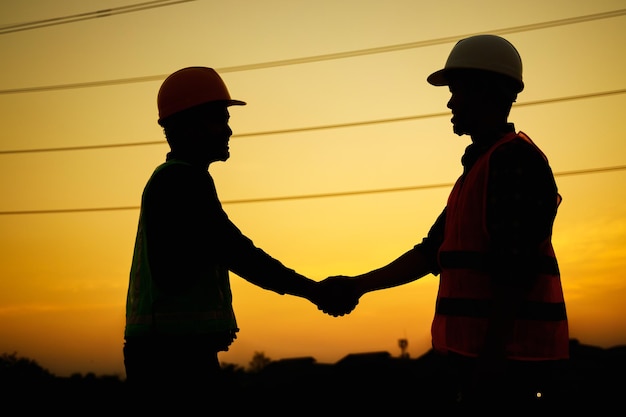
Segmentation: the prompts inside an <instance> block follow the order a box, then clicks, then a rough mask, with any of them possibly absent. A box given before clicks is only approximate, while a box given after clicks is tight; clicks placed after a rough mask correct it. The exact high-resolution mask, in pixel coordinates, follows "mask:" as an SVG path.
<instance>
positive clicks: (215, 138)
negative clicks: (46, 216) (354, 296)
mask: <svg viewBox="0 0 626 417" xmlns="http://www.w3.org/2000/svg"><path fill="white" fill-rule="evenodd" d="M245 104H246V103H245V102H243V101H240V100H233V99H232V98H231V96H230V93H229V91H228V89H227V87H226V85H225V84H224V81H223V80H222V78H221V77H220V76H219V74H218V73H217V72H216V71H215V70H213V69H212V68H207V67H188V68H183V69H181V70H179V71H176V72H174V73H173V74H171V75H170V76H169V77H167V78H166V79H165V81H164V82H163V84H162V85H161V87H160V90H159V92H158V96H157V107H158V115H159V118H158V123H159V124H160V125H161V126H162V127H163V131H164V134H165V137H166V139H167V142H168V144H169V146H170V151H169V153H168V154H167V156H166V160H165V162H163V163H162V164H161V165H159V166H158V167H157V168H156V169H155V170H154V172H153V173H152V176H151V177H150V179H149V180H148V182H147V184H146V186H145V188H144V191H143V195H142V200H141V210H140V214H139V224H138V229H137V235H136V241H135V248H134V255H133V259H132V265H131V270H130V280H129V285H128V294H127V303H126V327H125V332H124V338H125V345H124V349H123V353H124V364H125V369H126V377H127V383H128V385H129V387H131V388H132V390H131V391H130V392H131V395H132V396H133V397H134V398H133V399H137V397H141V396H142V395H143V394H144V393H150V394H155V393H157V394H160V398H161V399H163V400H164V399H173V400H177V399H179V398H181V397H180V396H181V395H184V397H185V398H188V399H190V400H191V401H192V403H193V400H194V399H195V400H197V401H203V402H205V401H207V396H210V395H214V396H215V395H218V393H221V394H224V392H225V387H224V385H223V384H224V381H223V380H222V379H221V375H222V372H221V369H220V365H219V361H218V353H219V352H222V351H227V350H228V349H229V346H230V345H231V343H232V342H233V340H234V339H235V338H236V334H237V332H238V331H239V328H238V325H237V321H236V318H235V312H234V309H233V302H232V293H231V287H230V278H229V272H231V271H232V272H234V273H235V274H237V275H238V276H240V277H242V278H244V279H246V280H247V281H249V282H251V283H253V284H254V285H257V286H259V287H262V288H264V289H267V290H271V291H274V292H277V293H279V294H291V295H295V296H299V297H303V298H306V299H308V300H310V301H312V302H314V303H316V304H320V305H325V306H326V307H325V309H327V308H329V309H331V310H332V309H333V308H332V306H331V305H329V304H328V302H326V301H325V299H324V296H323V291H321V287H320V285H319V284H318V283H317V282H315V281H312V280H310V279H308V278H306V277H305V276H303V275H301V274H299V273H297V272H295V271H294V270H293V269H290V268H287V267H286V266H284V265H283V264H282V263H281V262H279V261H278V260H276V259H274V258H273V257H271V256H270V255H268V254H267V253H266V252H264V251H263V250H261V249H259V248H257V247H256V246H255V245H254V244H253V242H252V241H251V240H250V239H249V238H248V237H246V236H245V235H244V234H243V233H242V232H241V231H240V230H239V229H238V228H237V227H236V226H235V225H234V224H233V223H232V222H231V221H230V220H229V218H228V216H227V214H226V213H225V212H224V210H223V209H222V206H221V203H220V201H219V199H218V196H217V192H216V189H215V184H214V182H213V178H212V177H211V175H210V174H209V172H208V168H209V165H210V164H212V163H213V162H216V161H226V160H227V159H228V158H229V156H230V153H229V147H228V142H229V139H230V136H231V134H232V130H231V129H230V127H229V124H228V123H229V118H230V114H229V108H230V107H231V106H243V105H245ZM350 310H351V308H348V309H345V308H343V307H342V311H334V315H343V314H345V313H347V312H349V311H350ZM187 403H188V402H187Z"/></svg>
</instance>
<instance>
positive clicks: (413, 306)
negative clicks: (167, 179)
mask: <svg viewBox="0 0 626 417" xmlns="http://www.w3.org/2000/svg"><path fill="white" fill-rule="evenodd" d="M476 3H480V5H477V4H476ZM131 5H135V6H137V10H132V11H128V10H127V9H125V7H126V6H131ZM140 6H141V7H140ZM625 6H626V4H625V3H624V1H623V0H597V1H594V2H588V1H569V0H568V1H565V0H554V1H548V2H546V1H539V0H529V1H525V2H513V1H493V0H483V1H478V2H472V4H471V5H470V4H469V3H468V2H465V1H461V0H451V1H448V2H446V3H445V4H443V3H437V2H416V1H409V0H390V1H386V2H380V1H374V0H365V1H363V0H359V1H357V0H347V1H341V2H336V1H332V0H318V1H315V2H293V1H287V0H273V1H270V0H261V1H252V0H247V1H246V0H232V1H228V2H214V1H202V0H198V1H138V0H136V1H135V2H132V1H131V0H117V1H104V0H89V1H78V0H61V1H55V2H48V1H44V0H19V1H18V0H7V1H3V2H1V3H0V51H2V56H3V65H2V66H1V67H0V113H1V114H2V120H3V133H2V136H1V139H0V141H1V142H0V175H1V176H2V178H3V181H2V182H1V183H0V194H1V195H3V199H2V200H1V201H0V230H1V231H2V233H1V234H0V352H6V353H12V352H17V354H18V355H19V356H22V357H28V358H30V359H34V360H36V361H37V362H38V363H39V364H40V365H42V366H43V367H44V368H47V369H49V370H50V371H51V372H53V373H55V374H57V375H71V374H72V373H87V372H94V373H96V374H118V375H120V376H123V375H124V370H123V363H122V352H121V349H122V344H123V328H124V309H125V298H126V288H127V283H128V273H129V268H130V261H131V256H132V247H133V242H134V237H135V231H136V224H137V217H138V206H139V202H140V197H141V192H142V189H143V186H144V184H145V182H146V180H147V179H148V177H149V176H150V174H151V173H152V170H153V169H154V167H156V166H157V165H158V164H159V163H160V162H161V161H163V159H164V156H165V153H166V152H167V150H168V148H167V145H166V143H165V140H164V137H163V134H162V132H161V130H160V128H159V126H158V125H157V123H156V118H157V115H156V92H157V90H158V88H159V85H160V83H161V82H162V80H163V78H164V77H165V76H166V75H167V74H169V73H171V72H173V71H175V70H177V69H179V68H182V67H186V66H191V65H204V66H210V67H214V68H216V69H217V70H218V72H220V73H221V74H222V76H223V78H224V80H225V81H226V83H227V85H228V86H229V89H230V92H231V95H232V96H233V97H234V98H236V99H241V100H244V101H246V102H248V105H247V106H245V107H241V108H236V109H235V108H233V109H232V111H231V127H232V128H233V131H234V135H233V137H232V139H231V143H230V149H231V158H230V159H229V160H228V161H227V162H226V163H216V164H213V165H212V166H211V168H210V171H211V174H212V175H213V177H214V179H215V182H216V185H217V190H218V194H219V196H220V198H221V200H222V202H223V205H224V209H225V210H226V212H227V213H228V215H229V216H230V218H231V219H232V220H233V221H234V223H235V224H237V225H238V226H239V228H240V229H241V230H242V231H243V232H244V233H245V234H246V235H247V236H248V237H250V238H251V239H252V240H253V241H254V242H255V243H256V244H257V246H259V247H261V248H263V249H264V250H265V251H267V252H268V253H270V254H271V255H272V256H274V257H276V258H277V259H279V260H281V261H282V262H283V263H284V264H286V265H287V266H289V267H291V268H294V269H296V270H297V271H298V272H300V273H302V274H304V275H307V276H309V277H310V278H312V279H315V280H321V279H324V278H325V277H327V276H329V275H338V274H344V275H352V274H359V273H363V272H366V271H369V270H371V269H374V268H377V267H380V266H383V265H384V264H386V263H388V262H389V261H391V260H393V259H395V258H396V257H397V256H398V255H400V254H401V253H403V252H404V251H406V250H407V249H409V248H410V247H412V246H413V245H414V244H416V243H418V242H419V241H421V239H422V237H423V236H424V235H425V234H426V233H427V231H428V229H429V228H430V225H431V224H432V223H433V221H434V220H435V218H436V216H437V215H438V214H439V212H440V211H441V209H442V208H443V206H444V204H445V201H446V198H447V195H448V193H449V191H450V189H451V184H452V183H453V182H454V181H455V180H456V178H457V176H458V175H459V173H460V168H461V165H460V157H461V155H462V153H463V150H464V148H465V146H467V144H468V143H469V142H468V141H469V139H468V138H467V137H461V138H459V137H458V136H455V135H454V134H453V132H452V129H451V125H450V115H449V114H448V111H447V109H446V102H447V99H448V91H447V89H445V88H435V87H432V86H431V85H429V84H428V83H427V82H426V76H427V75H428V74H429V73H431V72H432V71H434V70H436V69H439V68H440V67H441V66H442V65H443V64H444V62H445V59H446V57H447V54H448V52H449V50H450V49H451V48H452V46H453V45H454V42H455V40H457V39H460V38H462V37H465V36H468V35H471V34H476V33H495V34H500V35H502V36H504V37H506V38H507V39H509V40H510V41H512V42H513V43H514V44H515V45H516V46H517V47H518V49H519V51H520V53H521V55H522V59H523V61H524V79H525V83H526V89H525V90H524V91H523V92H522V93H521V94H520V96H519V98H518V102H517V103H516V105H515V106H514V108H513V110H512V112H511V118H510V120H511V121H512V122H514V123H515V125H516V127H517V128H518V129H519V130H522V131H524V132H526V133H527V134H528V135H529V136H530V137H531V138H532V139H533V140H534V141H535V142H536V143H537V144H538V145H539V146H540V147H541V148H542V149H543V151H544V152H545V153H546V155H547V156H548V158H549V160H550V163H551V166H552V168H553V171H554V172H555V174H556V180H557V184H558V186H559V191H560V193H561V194H562V196H563V203H562V205H561V207H560V209H559V214H558V216H557V220H556V223H555V228H554V239H553V242H554V246H555V250H556V252H557V256H558V258H559V262H560V267H561V274H562V279H563V285H564V291H565V297H566V302H567V309H568V314H569V318H570V335H571V337H572V338H576V339H579V340H580V341H581V343H585V344H591V345H597V346H601V347H612V346H615V345H621V344H626V307H625V305H624V296H625V295H626V280H624V278H623V271H625V270H626V243H625V242H626V193H625V192H624V190H625V189H626V188H625V186H626V140H624V137H623V134H622V133H621V131H622V129H623V127H622V126H621V124H622V123H623V119H624V109H625V108H626V101H625V100H626V94H625V93H626V76H625V75H624V74H626V55H625V54H624V45H626V8H625ZM105 9H109V11H108V12H101V13H100V14H99V15H98V16H99V17H98V18H95V17H96V14H93V13H92V12H96V11H98V10H105ZM477 10H481V12H480V13H477V12H476V11H477ZM483 11H487V12H483ZM90 13H91V14H90ZM79 16H82V17H83V18H78V17H79ZM50 19H56V20H50ZM38 22H39V23H38ZM42 22H44V23H42ZM46 22H47V23H46ZM356 191H362V192H363V193H360V194H353V193H354V192H356ZM277 197H286V198H285V199H276V200H271V199H274V198H277ZM287 197H289V198H287ZM296 197H300V198H296ZM250 200H252V201H250ZM231 282H232V289H233V294H234V305H235V311H236V315H237V320H238V323H239V326H240V328H241V331H240V333H239V337H238V339H237V340H236V341H235V342H234V344H233V345H232V347H231V349H230V350H229V351H228V352H224V353H223V354H221V356H220V360H221V361H222V362H228V363H235V364H239V365H241V366H247V365H248V363H249V361H250V360H251V359H252V356H253V354H254V353H255V352H263V353H264V354H265V355H266V356H267V357H269V358H271V359H282V358H289V357H300V356H312V357H314V358H315V359H316V360H317V361H318V362H321V363H333V362H336V361H338V360H339V359H341V358H342V357H344V356H345V355H347V354H350V353H357V352H370V351H388V352H390V353H391V354H392V355H394V356H395V355H399V354H400V347H399V344H398V341H399V339H407V340H408V343H409V344H408V353H409V354H410V355H411V357H417V356H419V355H421V354H423V353H425V352H426V351H427V350H428V349H429V347H430V322H431V319H432V315H433V311H434V302H435V296H436V291H437V278H436V277H433V276H426V277H424V278H423V279H421V280H418V281H416V282H413V283H410V284H408V285H404V286H401V287H397V288H392V289H388V290H385V291H379V292H374V293H370V294H366V295H365V296H364V297H363V298H362V299H361V301H360V304H359V305H358V306H357V308H356V310H355V311H354V312H353V313H351V314H350V315H348V316H345V317H341V318H333V317H330V316H326V315H324V314H323V313H321V312H320V311H318V310H317V308H316V307H315V306H314V305H312V304H310V303H309V302H308V301H306V300H303V299H298V298H295V297H290V296H280V295H277V294H275V293H272V292H268V291H265V290H262V289H261V288H258V287H255V286H253V285H251V284H250V283H248V282H246V281H244V280H242V279H241V278H239V277H237V276H235V275H232V278H231Z"/></svg>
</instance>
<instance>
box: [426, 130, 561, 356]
mask: <svg viewBox="0 0 626 417" xmlns="http://www.w3.org/2000/svg"><path fill="white" fill-rule="evenodd" d="M517 137H521V138H522V139H524V140H526V141H528V142H529V143H530V144H531V145H533V146H534V147H535V149H536V150H537V151H538V152H540V153H541V155H542V156H543V157H544V159H545V155H543V153H542V152H541V150H540V149H539V148H537V147H536V146H535V145H534V143H533V142H532V141H531V140H530V138H528V137H527V136H526V135H525V134H524V133H522V132H520V133H518V134H516V133H513V132H512V133H511V134H509V135H507V136H506V137H504V138H503V139H501V140H500V141H499V142H498V144H496V145H495V146H492V147H491V148H490V149H489V150H488V151H487V152H486V153H485V154H484V155H482V156H481V157H480V158H479V159H478V160H477V161H476V163H475V165H474V166H473V167H472V169H471V170H469V172H468V173H467V174H466V176H465V178H459V180H457V182H456V184H455V185H454V187H453V189H452V192H451V193H450V196H449V198H448V204H447V208H446V223H445V232H444V240H443V243H442V245H441V247H440V249H439V263H440V267H441V274H440V284H439V292H438V295H437V304H436V308H435V317H434V320H433V323H432V329H431V331H432V342H433V348H434V349H435V350H438V351H443V352H448V351H450V352H456V353H459V354H462V355H466V356H472V357H476V356H478V355H479V353H480V352H481V350H482V349H483V347H484V341H485V335H486V331H487V326H488V318H489V314H490V305H491V300H492V296H493V293H492V289H491V279H492V277H491V276H490V274H489V273H488V272H487V270H488V268H487V265H488V264H489V259H488V252H487V251H488V247H489V242H490V238H489V233H488V231H487V225H486V195H487V181H488V173H489V159H490V156H491V154H492V153H493V151H494V150H495V149H496V148H497V147H498V146H500V145H502V144H504V143H506V142H509V141H511V140H513V139H515V138H517ZM557 198H559V199H560V196H558V195H557ZM533 265H534V266H533V268H532V272H530V273H529V276H528V277H525V279H528V280H529V282H532V286H531V289H530V291H529V292H528V293H527V297H526V299H525V300H523V302H522V304H521V307H520V309H519V310H518V311H517V314H516V318H515V324H514V329H513V333H512V336H511V339H510V340H509V341H508V343H507V346H506V353H507V357H508V358H509V359H515V360H553V359H565V358H567V357H568V352H569V347H568V346H569V334H568V324H567V316H566V311H565V302H564V299H563V290H562V288H561V278H560V273H559V268H558V264H557V260H556V257H555V254H554V250H553V247H552V243H551V237H548V238H547V239H546V240H545V241H544V242H542V244H541V247H540V254H539V256H538V258H537V261H536V262H534V263H533Z"/></svg>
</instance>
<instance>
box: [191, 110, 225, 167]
mask: <svg viewBox="0 0 626 417" xmlns="http://www.w3.org/2000/svg"><path fill="white" fill-rule="evenodd" d="M229 120H230V113H229V112H228V107H227V106H226V105H215V106H207V107H206V108H205V109H204V111H203V112H202V114H201V115H200V116H199V117H198V118H197V119H196V122H195V123H194V124H193V126H192V127H191V136H192V137H191V138H190V139H191V143H192V145H193V149H192V151H193V152H195V153H196V156H197V157H198V158H199V159H202V160H204V161H206V162H207V163H211V162H215V161H226V160H227V159H228V158H229V157H230V151H229V148H228V142H229V140H230V136H231V135H232V134H233V131H232V130H231V128H230V126H229V125H228V122H229Z"/></svg>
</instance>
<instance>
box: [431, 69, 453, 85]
mask: <svg viewBox="0 0 626 417" xmlns="http://www.w3.org/2000/svg"><path fill="white" fill-rule="evenodd" d="M447 72H448V69H446V68H444V69H440V70H439V71H435V72H433V73H432V74H430V75H429V76H428V77H427V78H426V81H428V82H429V83H430V84H432V85H434V86H436V87H441V86H444V85H448V84H449V81H448V78H447V77H446V74H447Z"/></svg>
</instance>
